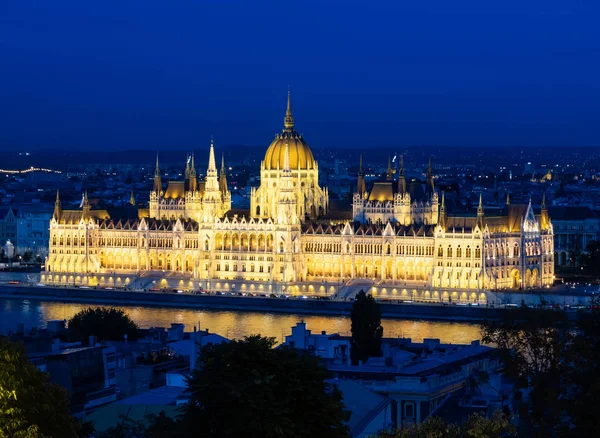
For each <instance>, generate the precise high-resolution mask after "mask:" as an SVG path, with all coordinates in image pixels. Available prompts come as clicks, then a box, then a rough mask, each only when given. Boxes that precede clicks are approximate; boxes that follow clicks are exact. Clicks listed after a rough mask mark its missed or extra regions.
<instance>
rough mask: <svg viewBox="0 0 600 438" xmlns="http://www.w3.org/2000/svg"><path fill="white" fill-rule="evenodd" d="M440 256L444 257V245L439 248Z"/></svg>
mask: <svg viewBox="0 0 600 438" xmlns="http://www.w3.org/2000/svg"><path fill="white" fill-rule="evenodd" d="M438 257H444V250H443V248H442V245H440V246H439V248H438Z"/></svg>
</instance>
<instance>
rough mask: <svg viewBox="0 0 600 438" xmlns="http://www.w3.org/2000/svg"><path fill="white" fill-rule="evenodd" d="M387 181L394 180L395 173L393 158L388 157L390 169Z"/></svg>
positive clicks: (388, 169)
mask: <svg viewBox="0 0 600 438" xmlns="http://www.w3.org/2000/svg"><path fill="white" fill-rule="evenodd" d="M385 179H386V180H387V181H392V180H393V179H394V171H393V170H392V157H388V167H387V172H386V177H385Z"/></svg>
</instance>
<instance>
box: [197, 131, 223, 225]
mask: <svg viewBox="0 0 600 438" xmlns="http://www.w3.org/2000/svg"><path fill="white" fill-rule="evenodd" d="M221 207H222V197H221V192H220V191H219V178H218V175H217V165H216V163H215V145H214V141H213V139H212V138H211V139H210V152H209V154H208V168H207V169H206V182H205V184H204V194H203V196H202V208H203V210H204V220H205V221H212V220H214V218H216V217H218V216H220V215H221V213H224V212H222V211H221Z"/></svg>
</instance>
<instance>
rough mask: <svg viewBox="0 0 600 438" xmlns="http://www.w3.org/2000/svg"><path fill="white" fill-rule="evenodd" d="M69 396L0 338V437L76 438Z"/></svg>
mask: <svg viewBox="0 0 600 438" xmlns="http://www.w3.org/2000/svg"><path fill="white" fill-rule="evenodd" d="M78 435H79V424H78V422H77V421H76V420H75V419H74V418H73V417H72V416H71V413H70V410H69V396H68V394H67V392H66V391H65V390H64V389H63V388H61V387H60V386H58V385H55V384H53V383H50V382H49V381H48V375H47V374H46V373H44V372H42V371H40V370H39V369H38V368H37V367H36V366H34V365H32V364H31V363H29V362H28V361H27V356H26V354H25V349H24V348H23V347H22V346H20V345H17V344H14V343H12V342H11V341H9V340H8V339H7V338H0V437H12V438H52V437H65V438H71V437H72V438H76V437H78Z"/></svg>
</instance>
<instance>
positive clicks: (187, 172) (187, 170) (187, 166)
mask: <svg viewBox="0 0 600 438" xmlns="http://www.w3.org/2000/svg"><path fill="white" fill-rule="evenodd" d="M190 160H191V156H190V154H186V156H185V173H184V175H185V180H186V181H187V180H189V179H190V173H191V170H190Z"/></svg>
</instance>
